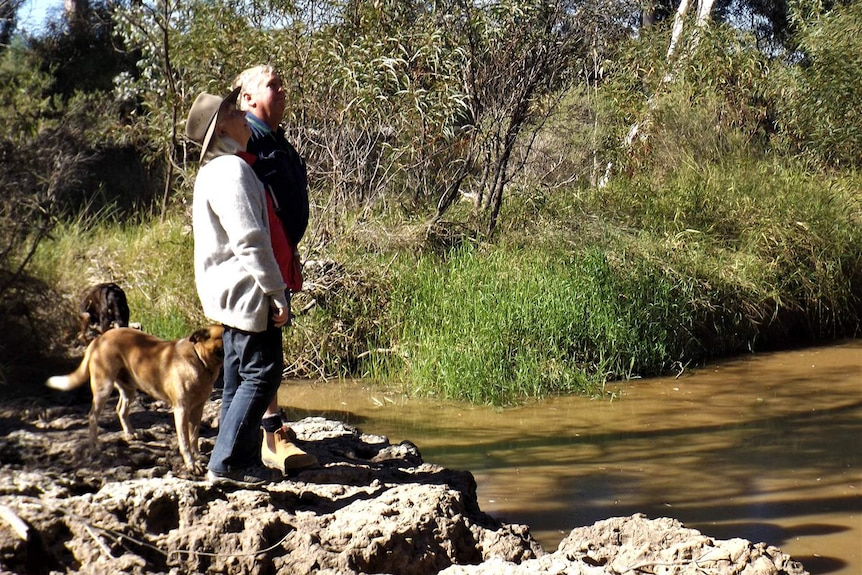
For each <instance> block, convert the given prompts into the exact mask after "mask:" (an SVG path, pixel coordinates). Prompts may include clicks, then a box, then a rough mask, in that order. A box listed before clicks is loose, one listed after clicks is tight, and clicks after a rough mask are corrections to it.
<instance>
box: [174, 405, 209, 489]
mask: <svg viewBox="0 0 862 575" xmlns="http://www.w3.org/2000/svg"><path fill="white" fill-rule="evenodd" d="M174 425H175V426H176V428H177V444H178V445H179V448H180V454H181V455H182V456H183V461H184V462H185V464H186V469H188V470H189V471H191V472H192V473H195V474H200V473H201V472H203V466H202V465H201V464H200V462H198V461H197V460H196V459H195V456H194V455H193V454H192V450H191V447H189V439H190V438H189V412H188V411H186V410H185V409H184V408H183V407H181V406H177V407H175V408H174Z"/></svg>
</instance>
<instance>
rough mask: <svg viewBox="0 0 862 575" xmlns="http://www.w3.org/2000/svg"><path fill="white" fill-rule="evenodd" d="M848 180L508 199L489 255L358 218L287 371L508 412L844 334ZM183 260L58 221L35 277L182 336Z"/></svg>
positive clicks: (761, 172) (853, 258)
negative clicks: (117, 302) (117, 299)
mask: <svg viewBox="0 0 862 575" xmlns="http://www.w3.org/2000/svg"><path fill="white" fill-rule="evenodd" d="M860 183H862V180H860V178H859V177H858V176H856V175H855V174H849V175H846V174H845V175H842V176H835V177H832V178H829V179H827V178H824V177H823V176H822V175H821V176H818V177H813V176H810V175H808V174H806V173H805V172H804V171H802V170H793V169H788V168H786V167H782V166H780V165H778V164H773V163H771V162H739V163H737V164H736V165H734V166H710V167H696V166H688V167H684V168H681V169H680V170H678V171H676V172H674V173H672V174H668V175H666V176H665V177H664V178H663V179H662V181H661V182H660V183H658V180H657V179H656V178H643V179H638V178H631V179H628V180H622V179H620V180H617V181H615V182H612V184H611V185H610V186H609V187H606V188H602V189H568V190H565V191H559V190H558V191H555V192H553V193H540V192H536V191H535V190H531V191H528V192H527V191H522V192H520V193H519V194H517V195H515V196H513V197H512V199H511V201H510V204H509V205H508V210H509V212H507V213H509V214H511V216H510V217H508V218H507V220H506V224H505V226H503V228H502V229H501V232H500V235H499V236H498V237H496V238H495V239H494V241H493V242H484V241H480V240H477V239H476V238H468V237H463V238H461V241H453V242H449V244H452V245H455V246H456V247H450V248H446V249H442V248H440V247H439V246H440V243H439V242H436V241H431V239H430V237H431V236H430V235H429V234H422V233H418V234H417V233H409V234H408V233H405V232H404V230H406V229H408V226H407V225H404V224H392V223H389V224H382V223H381V220H376V221H374V222H365V223H363V224H357V225H355V226H352V227H351V230H352V231H351V233H350V234H345V235H344V236H342V237H341V238H339V239H338V240H337V241H335V242H333V243H331V244H330V245H329V246H328V247H327V250H326V252H325V253H324V252H320V253H314V254H308V253H306V254H304V256H305V257H307V258H308V257H311V258H312V259H313V260H314V262H313V264H309V266H308V268H307V270H306V272H307V273H306V276H307V282H306V287H307V290H306V292H305V293H303V294H300V295H299V296H298V298H297V300H296V306H295V308H296V309H305V310H306V311H305V312H304V313H303V314H302V315H301V316H300V317H299V319H298V320H297V322H296V325H295V327H294V328H293V329H292V330H290V331H289V332H288V336H287V337H286V344H285V347H286V354H287V357H288V363H289V364H290V370H291V372H290V375H296V376H308V377H320V376H323V377H333V376H372V377H377V378H381V379H386V380H388V381H390V382H395V381H397V382H401V383H402V384H403V385H404V387H405V388H406V389H408V390H412V391H414V392H416V393H422V394H431V395H438V396H443V397H449V398H458V399H465V400H468V401H473V402H480V403H494V404H506V403H510V402H516V401H519V400H521V399H524V398H529V397H542V396H546V395H548V394H553V393H587V394H595V393H599V392H600V391H601V390H602V387H603V385H604V383H606V382H607V381H609V380H615V379H620V378H629V377H636V376H652V375H657V374H662V373H669V372H671V373H672V372H674V371H676V370H679V369H681V368H683V367H684V366H687V365H692V364H698V363H701V362H703V361H705V360H708V359H711V358H717V357H721V356H726V355H731V354H736V353H741V352H746V351H748V350H758V349H767V348H781V347H788V346H792V345H797V344H800V343H810V342H817V341H827V340H831V339H835V338H840V337H844V336H848V335H855V333H856V331H857V328H858V325H859V317H860V294H862V275H860V262H862V227H860V219H862V209H860V195H859V192H858V190H859V189H860ZM444 228H445V226H444ZM410 229H412V230H415V229H416V226H415V223H414V224H413V225H412V227H410ZM450 229H451V230H454V229H456V228H455V227H451V228H450ZM357 238H362V241H357ZM191 249H192V241H191V235H190V233H189V229H188V221H187V220H186V218H185V216H183V215H181V214H180V215H176V216H175V217H174V219H172V220H169V221H163V222H151V223H148V224H147V225H142V226H131V225H130V226H122V225H118V224H107V223H106V224H100V225H97V226H84V225H81V224H70V225H66V226H63V227H61V228H60V229H59V230H58V231H57V233H56V235H55V239H54V240H53V241H51V242H46V243H45V244H44V245H43V246H42V248H41V249H40V251H39V253H38V254H37V257H36V259H35V261H34V264H33V266H32V271H33V273H34V274H35V275H37V276H39V277H41V278H43V279H44V280H45V281H47V282H48V283H50V284H52V285H56V286H58V289H59V290H60V291H61V292H64V293H70V294H77V293H78V291H79V288H80V286H81V285H82V282H84V281H87V282H92V281H103V280H106V279H111V280H115V281H118V282H119V283H121V284H123V285H124V287H125V288H126V290H127V293H128V295H129V300H130V305H131V308H132V315H133V320H136V321H141V323H143V324H144V326H145V327H146V328H147V330H148V331H151V332H153V333H156V334H158V335H160V336H162V337H166V338H167V337H179V336H180V335H184V334H185V333H187V332H188V331H189V330H190V329H191V328H192V327H194V326H195V325H197V324H199V323H202V322H203V321H205V318H203V317H202V316H201V315H200V311H199V306H198V302H197V298H196V295H195V292H194V286H193V276H192V267H191V265H192V264H191V261H192V253H191ZM334 262H337V263H334Z"/></svg>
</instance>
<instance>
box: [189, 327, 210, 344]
mask: <svg viewBox="0 0 862 575" xmlns="http://www.w3.org/2000/svg"><path fill="white" fill-rule="evenodd" d="M209 338H210V331H209V330H208V329H199V330H197V331H196V332H194V333H193V334H191V335H190V336H189V341H190V342H192V343H197V342H199V341H206V340H208V339H209Z"/></svg>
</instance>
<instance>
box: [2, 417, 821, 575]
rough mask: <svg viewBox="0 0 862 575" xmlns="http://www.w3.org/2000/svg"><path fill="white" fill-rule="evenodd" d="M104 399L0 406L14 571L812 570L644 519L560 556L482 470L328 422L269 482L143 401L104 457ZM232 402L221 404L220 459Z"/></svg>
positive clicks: (5, 564) (573, 545) (581, 532)
mask: <svg viewBox="0 0 862 575" xmlns="http://www.w3.org/2000/svg"><path fill="white" fill-rule="evenodd" d="M88 408H89V404H88V403H81V402H79V404H76V405H68V406H65V407H56V406H46V405H43V406H41V407H40V406H39V405H38V404H37V405H35V406H32V407H26V408H25V407H22V406H21V405H17V406H16V405H8V404H0V505H3V506H6V509H7V510H8V511H9V513H7V516H8V517H12V518H13V519H12V520H11V521H12V522H13V523H16V524H17V527H16V528H13V527H12V526H11V525H6V524H5V523H4V522H3V521H2V520H0V572H2V573H20V574H25V573H26V574H35V573H66V574H81V575H83V574H97V573H98V574H104V573H112V574H114V573H128V574H134V575H144V574H146V575H150V574H171V575H174V574H177V575H178V574H180V573H183V574H185V573H202V574H210V573H212V574H214V573H220V574H243V575H258V574H260V575H264V574H267V575H268V574H271V573H296V574H303V573H320V574H324V575H354V574H360V573H369V574H370V573H383V574H387V573H388V574H393V575H414V574H415V575H421V574H429V573H444V574H447V575H454V574H461V573H463V574H467V573H470V574H474V573H489V574H490V573H494V574H495V575H499V574H507V573H511V574H513V575H515V574H527V573H530V574H542V573H548V574H550V573H558V574H563V573H570V574H575V573H577V574H590V575H592V574H599V573H601V574H605V573H607V574H612V573H613V574H616V575H620V574H623V573H637V572H639V571H638V568H639V567H643V569H644V570H645V571H649V572H655V573H666V574H689V573H691V574H692V575H694V574H695V573H698V574H700V573H703V572H708V573H711V574H723V573H728V574H730V573H736V574H744V575H773V574H774V575H803V574H804V573H805V571H804V570H803V568H802V567H801V565H799V564H798V563H796V562H794V561H792V560H791V559H790V557H788V556H787V555H785V554H783V553H781V552H780V550H778V549H776V548H774V547H767V546H766V545H764V544H753V543H751V542H749V541H746V540H743V539H731V540H729V541H716V540H712V539H710V538H708V537H705V536H703V535H701V534H700V533H699V532H697V531H694V530H691V529H686V528H685V527H684V526H683V525H681V524H680V523H679V522H677V521H675V520H673V519H667V518H660V519H652V520H650V519H647V518H646V517H644V516H642V515H635V516H632V517H625V518H612V519H608V520H606V521H602V522H598V523H596V524H595V525H592V526H589V527H582V528H578V529H574V530H573V531H572V532H571V534H570V535H569V536H568V537H567V538H566V539H565V540H564V541H563V542H562V543H561V544H560V546H559V548H558V549H557V551H555V552H554V553H546V552H545V551H544V550H543V549H542V548H541V547H540V546H539V544H538V543H537V542H536V541H535V540H534V539H533V537H532V536H531V535H530V531H529V528H528V527H526V526H523V525H512V524H503V523H501V522H499V521H498V520H496V519H494V518H493V517H491V516H489V515H487V514H485V513H483V512H482V511H481V509H480V508H479V505H478V502H477V498H476V483H475V480H474V478H473V476H472V475H471V474H470V473H469V472H466V471H455V470H450V469H446V468H443V467H441V466H438V465H434V464H432V463H427V462H425V461H423V459H422V456H421V454H420V452H419V449H418V448H417V447H416V446H415V445H413V444H411V443H410V442H402V443H400V444H397V445H392V444H390V442H389V440H388V439H387V438H385V437H381V436H375V435H367V434H364V433H362V432H361V431H360V430H358V429H357V428H355V427H352V426H350V425H347V424H344V423H341V422H337V421H332V420H327V419H323V418H306V419H303V420H301V421H299V422H295V423H293V424H292V425H291V426H292V427H293V429H294V431H296V433H297V436H298V440H299V443H300V444H301V445H302V446H303V447H304V448H305V449H306V450H307V451H309V452H310V453H312V454H314V455H315V456H316V457H317V458H318V460H319V461H320V464H321V465H320V467H319V468H317V469H312V470H306V471H303V472H300V473H298V474H296V475H295V476H292V477H288V478H285V479H284V480H283V481H280V482H277V483H273V484H270V485H269V486H267V487H266V488H261V489H254V490H252V489H227V488H219V487H215V486H213V485H210V484H209V483H208V482H206V481H202V480H201V478H200V477H196V476H192V475H190V474H189V473H188V472H187V471H186V470H185V468H184V467H183V462H182V459H181V458H180V456H179V453H178V451H177V448H176V438H175V436H174V431H173V420H172V417H171V415H170V413H169V412H168V411H167V410H166V409H165V407H164V406H163V405H161V404H159V403H157V402H150V401H146V400H145V401H143V402H139V403H138V404H137V405H136V406H135V409H134V411H133V414H132V420H133V422H134V424H135V425H136V427H137V428H138V429H139V430H140V431H141V433H140V438H139V439H134V440H129V441H126V440H124V439H123V437H122V433H121V431H120V429H119V425H118V424H117V422H116V417H109V414H107V413H106V415H105V417H104V418H103V419H102V424H103V425H102V433H101V435H100V437H101V441H102V443H101V447H100V449H99V450H98V452H96V453H90V452H89V450H88V449H87V444H86V441H87V421H86V417H87V411H88ZM217 413H218V403H217V402H213V404H212V405H210V406H208V408H207V412H206V416H205V422H206V423H205V425H204V426H203V428H202V432H201V435H202V441H201V450H202V452H203V453H204V454H207V453H209V452H210V451H211V450H212V444H213V440H214V437H215V434H216V430H215V428H214V424H215V417H216V416H217ZM110 415H111V416H113V414H110ZM18 519H20V520H22V521H23V522H24V523H25V524H26V528H24V527H23V526H22V525H21V524H20V523H19V522H18ZM21 533H24V534H26V535H25V536H22V535H21ZM24 537H26V540H24Z"/></svg>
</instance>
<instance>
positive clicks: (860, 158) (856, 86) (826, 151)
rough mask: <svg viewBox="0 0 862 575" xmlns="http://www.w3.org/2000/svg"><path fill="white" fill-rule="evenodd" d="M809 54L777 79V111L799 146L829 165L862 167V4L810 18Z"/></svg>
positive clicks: (803, 42) (804, 39) (803, 41)
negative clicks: (778, 99) (779, 105)
mask: <svg viewBox="0 0 862 575" xmlns="http://www.w3.org/2000/svg"><path fill="white" fill-rule="evenodd" d="M800 50H801V53H802V54H804V56H805V58H804V60H802V61H801V62H800V64H799V65H798V66H794V67H791V68H789V69H788V70H787V71H786V73H785V74H782V75H780V76H779V77H778V78H777V82H779V83H780V84H779V87H780V90H781V92H782V98H781V100H780V102H781V109H780V114H779V115H778V120H779V123H780V125H781V126H782V127H783V129H784V131H785V132H786V135H788V136H789V137H790V138H791V140H792V143H793V145H794V147H795V148H796V149H798V150H799V151H800V152H802V153H803V154H805V155H807V156H809V157H812V158H813V159H815V160H816V161H818V162H820V163H823V164H826V165H830V166H839V167H840V166H848V167H853V168H858V167H859V166H860V165H862V89H860V86H862V4H860V3H858V2H855V3H851V4H849V5H847V6H846V7H840V8H837V9H835V10H834V11H833V12H831V13H827V14H824V15H823V16H822V17H820V18H817V19H816V20H814V21H813V22H809V24H808V26H807V27H805V28H804V30H803V32H802V33H801V36H800Z"/></svg>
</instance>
